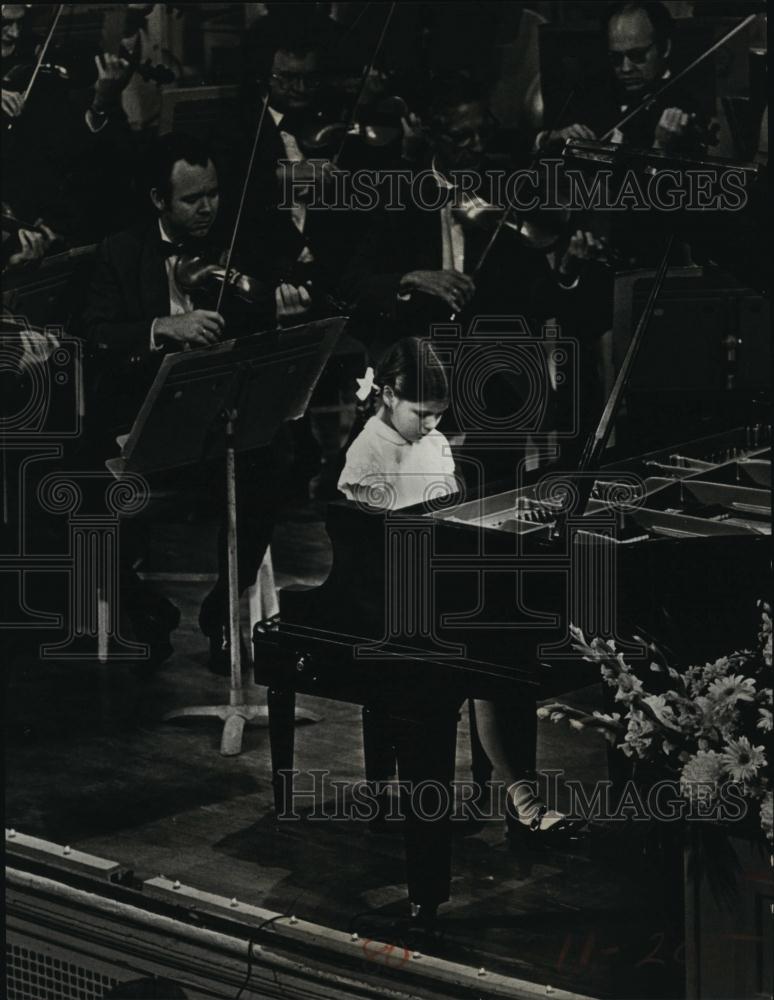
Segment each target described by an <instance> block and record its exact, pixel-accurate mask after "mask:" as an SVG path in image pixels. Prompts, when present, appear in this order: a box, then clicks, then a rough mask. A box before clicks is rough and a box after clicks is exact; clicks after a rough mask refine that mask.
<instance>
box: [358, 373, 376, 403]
mask: <svg viewBox="0 0 774 1000" xmlns="http://www.w3.org/2000/svg"><path fill="white" fill-rule="evenodd" d="M355 381H356V382H357V392H356V393H355V395H356V396H357V398H358V399H359V400H360V402H361V403H364V402H365V401H366V400H367V399H368V397H369V396H370V395H371V393H372V392H373V390H374V389H377V390H378V389H379V386H378V385H374V370H373V368H372V367H371V366H370V365H369V366H368V368H366V371H365V375H364V376H363V377H362V378H358V379H355Z"/></svg>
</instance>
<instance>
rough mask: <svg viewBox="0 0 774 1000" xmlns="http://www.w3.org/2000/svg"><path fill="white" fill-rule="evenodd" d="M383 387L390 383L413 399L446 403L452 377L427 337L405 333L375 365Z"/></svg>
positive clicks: (392, 387)
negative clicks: (408, 335)
mask: <svg viewBox="0 0 774 1000" xmlns="http://www.w3.org/2000/svg"><path fill="white" fill-rule="evenodd" d="M374 381H375V382H376V385H378V386H379V388H380V389H384V387H385V386H386V385H389V386H390V388H391V389H392V390H393V392H394V393H395V395H396V396H399V397H400V398H401V399H407V400H409V401H410V402H412V403H419V402H434V403H445V402H447V401H448V399H449V380H448V378H447V377H446V371H445V369H444V367H443V365H442V364H441V362H440V360H439V358H438V355H437V354H436V353H435V351H434V350H433V347H432V345H431V344H430V342H429V341H427V340H422V339H421V338H420V337H404V338H403V339H402V340H399V341H397V343H395V344H393V345H392V347H391V348H390V349H389V350H388V351H387V353H386V354H385V355H384V357H383V358H382V360H381V361H380V362H379V365H378V367H377V369H376V373H375V377H374Z"/></svg>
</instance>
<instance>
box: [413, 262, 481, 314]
mask: <svg viewBox="0 0 774 1000" xmlns="http://www.w3.org/2000/svg"><path fill="white" fill-rule="evenodd" d="M399 291H400V293H401V294H403V293H405V292H412V291H417V292H424V293H425V295H433V296H435V298H437V299H442V300H443V301H444V302H446V304H447V305H448V306H449V307H450V308H451V309H452V310H453V311H454V312H455V313H457V312H460V310H461V309H463V308H464V307H465V306H466V305H467V304H468V303H469V302H470V300H471V299H472V298H473V296H474V295H475V292H476V285H475V283H474V281H473V279H472V278H471V277H470V275H468V274H461V273H460V272H459V271H409V273H408V274H404V275H403V277H402V278H401V282H400V289H399Z"/></svg>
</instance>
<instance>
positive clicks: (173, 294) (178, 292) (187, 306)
mask: <svg viewBox="0 0 774 1000" xmlns="http://www.w3.org/2000/svg"><path fill="white" fill-rule="evenodd" d="M159 233H160V235H161V240H162V243H172V242H173V240H172V238H171V237H170V236H168V235H167V233H166V231H165V229H164V227H163V226H162V224H161V219H159ZM178 260H179V254H173V255H172V256H170V257H166V258H165V259H164V267H165V269H166V272H167V286H168V288H169V315H170V316H182V315H183V313H188V312H193V308H194V305H193V302H192V301H191V296H190V295H187V294H186V293H185V292H184V291H183V290H182V289H181V288H180V285H178V283H177V279H176V278H175V265H176V264H177V262H178ZM161 318H162V317H160V316H159V317H157V318H156V319H154V321H153V322H152V323H151V333H150V348H151V350H152V351H160V350H161V345H160V344H158V343H157V342H156V337H155V329H156V323H157V322H158V321H159V319H161Z"/></svg>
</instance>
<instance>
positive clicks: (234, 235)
mask: <svg viewBox="0 0 774 1000" xmlns="http://www.w3.org/2000/svg"><path fill="white" fill-rule="evenodd" d="M268 107H269V94H268V92H267V93H266V94H265V95H264V98H263V107H262V108H261V114H260V116H259V118H258V126H257V128H256V130H255V137H254V138H253V148H252V149H251V150H250V159H249V160H248V162H247V170H246V172H245V179H244V182H243V184H242V194H241V196H240V198H239V208H238V209H237V214H236V219H235V220H234V228H233V229H232V231H231V241H230V243H229V247H228V253H227V254H226V274H225V278H224V280H223V283H222V284H221V286H220V291H219V292H218V301H217V303H216V305H215V312H220V307H221V305H222V304H223V293H224V292H225V290H226V284H227V282H228V276H229V274H230V272H231V259H232V257H233V256H234V247H235V246H236V239H237V233H238V232H239V224H240V223H241V221H242V212H243V211H244V207H245V202H246V200H247V190H248V187H249V186H250V179H251V177H252V175H253V167H254V166H255V157H256V154H257V152H258V141H259V139H260V136H261V132H262V131H263V122H264V119H265V118H266V110H267V108H268Z"/></svg>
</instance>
